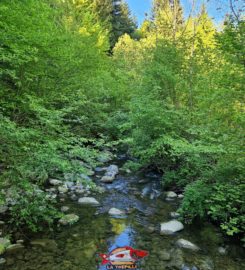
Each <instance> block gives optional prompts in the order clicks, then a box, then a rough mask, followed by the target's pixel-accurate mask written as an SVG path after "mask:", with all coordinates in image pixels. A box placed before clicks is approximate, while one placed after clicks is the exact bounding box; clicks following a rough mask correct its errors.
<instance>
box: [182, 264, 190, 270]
mask: <svg viewBox="0 0 245 270" xmlns="http://www.w3.org/2000/svg"><path fill="white" fill-rule="evenodd" d="M181 270H191V269H190V267H189V266H187V265H183V266H182V267H181Z"/></svg>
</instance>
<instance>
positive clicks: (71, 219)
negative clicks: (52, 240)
mask: <svg viewBox="0 0 245 270" xmlns="http://www.w3.org/2000/svg"><path fill="white" fill-rule="evenodd" d="M78 220H79V216H77V215H75V214H67V215H65V216H63V217H62V218H61V219H60V220H59V223H60V224H61V225H64V226H65V225H72V224H74V223H76V222H77V221H78Z"/></svg>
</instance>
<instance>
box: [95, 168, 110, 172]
mask: <svg viewBox="0 0 245 270" xmlns="http://www.w3.org/2000/svg"><path fill="white" fill-rule="evenodd" d="M106 170H107V167H96V168H95V171H96V172H103V171H106Z"/></svg>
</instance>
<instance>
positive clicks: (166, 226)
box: [160, 220, 184, 235]
mask: <svg viewBox="0 0 245 270" xmlns="http://www.w3.org/2000/svg"><path fill="white" fill-rule="evenodd" d="M183 229H184V225H183V224H182V223H181V222H180V221H178V220H171V221H169V222H164V223H161V229H160V232H161V234H166V235H168V234H173V233H175V232H178V231H181V230H183Z"/></svg>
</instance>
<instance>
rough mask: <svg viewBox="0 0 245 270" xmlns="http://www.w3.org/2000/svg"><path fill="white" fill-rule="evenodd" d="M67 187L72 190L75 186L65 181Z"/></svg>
mask: <svg viewBox="0 0 245 270" xmlns="http://www.w3.org/2000/svg"><path fill="white" fill-rule="evenodd" d="M64 184H65V186H66V187H67V188H69V189H71V188H72V187H73V186H74V185H75V184H74V182H72V181H65V183H64Z"/></svg>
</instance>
